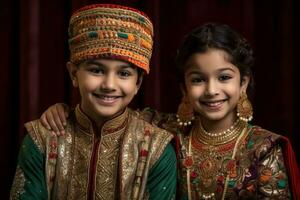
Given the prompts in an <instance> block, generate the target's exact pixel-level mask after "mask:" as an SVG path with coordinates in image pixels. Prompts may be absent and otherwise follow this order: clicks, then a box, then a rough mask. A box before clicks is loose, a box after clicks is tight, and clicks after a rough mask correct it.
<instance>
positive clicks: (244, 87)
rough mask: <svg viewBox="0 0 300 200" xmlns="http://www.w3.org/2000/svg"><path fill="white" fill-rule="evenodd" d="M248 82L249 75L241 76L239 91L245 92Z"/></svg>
mask: <svg viewBox="0 0 300 200" xmlns="http://www.w3.org/2000/svg"><path fill="white" fill-rule="evenodd" d="M249 82H250V76H247V75H246V76H243V77H242V83H241V84H242V86H241V87H242V89H241V92H247V88H248V85H249Z"/></svg>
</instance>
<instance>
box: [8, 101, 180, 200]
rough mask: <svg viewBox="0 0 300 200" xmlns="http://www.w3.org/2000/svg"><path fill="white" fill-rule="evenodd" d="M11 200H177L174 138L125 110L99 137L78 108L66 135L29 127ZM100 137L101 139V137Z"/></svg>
mask: <svg viewBox="0 0 300 200" xmlns="http://www.w3.org/2000/svg"><path fill="white" fill-rule="evenodd" d="M25 126H26V128H27V130H28V133H29V135H27V136H26V137H25V139H24V142H23V145H22V147H21V150H20V154H19V160H18V166H17V171H16V175H15V179H14V183H13V187H12V190H11V199H68V200H69V199H70V200H72V199H88V200H90V199H97V200H98V199H99V200H100V199H107V200H108V199H148V198H150V199H161V198H163V199H173V198H175V191H176V157H175V152H174V150H173V147H172V146H171V145H170V144H169V142H170V140H171V139H172V135H171V134H170V133H168V132H167V131H164V130H162V129H160V128H157V127H155V126H153V125H150V124H149V123H147V122H146V121H144V120H143V119H142V118H141V117H140V114H139V112H134V111H132V110H130V109H126V110H125V111H124V112H123V113H122V114H121V115H120V116H118V117H116V118H114V119H112V120H110V121H107V122H106V123H105V124H104V125H103V127H102V129H101V130H99V134H97V133H96V132H97V130H96V129H95V128H94V126H93V123H92V121H91V120H90V119H89V118H88V117H87V116H86V115H85V114H84V113H83V112H82V111H81V110H80V108H79V106H77V107H76V109H75V111H73V112H72V113H70V118H69V119H68V123H67V128H66V134H65V135H64V136H60V137H57V136H54V135H53V134H51V132H50V131H49V130H47V129H45V128H44V127H43V126H42V125H41V123H40V121H39V120H36V121H32V122H29V123H27V124H26V125H25ZM97 135H98V137H97Z"/></svg>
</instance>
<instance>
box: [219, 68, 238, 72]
mask: <svg viewBox="0 0 300 200" xmlns="http://www.w3.org/2000/svg"><path fill="white" fill-rule="evenodd" d="M226 70H230V71H232V72H235V71H234V69H232V67H224V68H221V69H218V71H220V72H222V71H226Z"/></svg>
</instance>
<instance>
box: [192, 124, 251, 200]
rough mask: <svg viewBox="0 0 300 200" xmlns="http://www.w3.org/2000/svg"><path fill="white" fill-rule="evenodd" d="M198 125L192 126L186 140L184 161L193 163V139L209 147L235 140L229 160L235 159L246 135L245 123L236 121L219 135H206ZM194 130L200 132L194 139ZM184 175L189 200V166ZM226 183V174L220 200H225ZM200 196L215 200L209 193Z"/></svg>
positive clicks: (213, 194) (227, 178)
mask: <svg viewBox="0 0 300 200" xmlns="http://www.w3.org/2000/svg"><path fill="white" fill-rule="evenodd" d="M199 124H200V128H198V127H197V126H194V127H193V129H192V131H191V135H190V136H189V138H188V152H187V155H186V159H191V160H192V163H193V151H192V140H195V139H196V140H198V141H201V142H202V143H204V144H207V145H211V146H217V145H222V144H225V143H228V142H231V141H232V142H233V140H234V139H236V141H235V142H234V148H233V152H232V154H231V159H234V158H235V155H236V151H237V148H238V146H239V144H240V141H241V139H242V138H244V136H245V135H246V134H247V123H245V122H243V121H241V120H237V121H236V122H235V123H234V124H233V126H231V127H230V128H229V129H228V130H226V131H224V132H222V133H221V134H211V133H208V132H207V131H205V130H204V128H203V126H202V124H201V123H199ZM196 130H198V131H199V130H200V133H199V134H198V135H197V136H196V137H195V135H194V134H193V133H194V132H195V131H196ZM225 134H226V135H225ZM227 135H228V136H227ZM232 142H231V143H232ZM186 175H187V177H186V178H187V190H188V199H189V200H191V199H192V194H191V192H192V191H191V180H190V176H191V166H190V167H187V170H186ZM228 181H229V175H228V174H227V175H226V179H225V183H224V190H223V193H222V200H223V199H225V195H226V190H227V188H228ZM199 194H200V193H199ZM200 196H201V198H202V199H215V196H216V195H215V193H214V192H211V193H209V194H208V193H202V194H201V195H200Z"/></svg>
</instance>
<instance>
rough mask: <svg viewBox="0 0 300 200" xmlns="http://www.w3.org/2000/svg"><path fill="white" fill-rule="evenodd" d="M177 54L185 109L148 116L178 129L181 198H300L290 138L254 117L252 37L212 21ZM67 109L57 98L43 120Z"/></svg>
mask: <svg viewBox="0 0 300 200" xmlns="http://www.w3.org/2000/svg"><path fill="white" fill-rule="evenodd" d="M176 61H177V67H178V72H179V77H180V79H179V80H180V82H181V83H182V87H181V89H182V92H183V99H182V102H181V104H180V105H179V108H178V112H177V115H174V114H161V113H158V112H156V111H153V110H150V109H146V110H145V111H144V117H145V119H147V120H149V121H151V122H152V123H155V124H158V125H159V126H161V127H162V128H165V129H167V130H170V131H173V132H175V133H177V134H176V138H177V143H176V147H177V149H178V152H179V153H178V158H179V160H178V162H179V184H180V187H179V189H180V192H179V194H178V196H179V198H180V199H265V198H266V199H290V198H292V197H293V198H294V199H298V198H299V189H300V187H299V183H298V181H299V180H300V176H299V170H298V167H297V163H296V161H295V157H294V153H293V151H292V149H291V146H290V143H289V141H288V140H287V139H286V138H284V137H282V136H279V135H277V134H275V133H272V132H270V131H267V130H265V129H262V128H261V127H259V126H252V125H250V124H249V123H248V122H249V121H250V120H251V119H252V114H253V113H252V106H251V103H250V101H249V100H248V98H247V93H248V92H249V90H250V89H251V86H252V72H251V66H252V64H253V55H252V50H251V48H250V46H249V44H248V42H247V41H246V40H245V39H244V38H243V37H242V36H240V35H239V34H238V33H236V32H235V31H234V30H232V29H231V28H230V27H229V26H227V25H218V24H206V25H203V26H201V27H199V28H196V29H195V30H193V31H192V32H191V33H189V34H188V35H187V36H186V38H185V40H184V42H183V44H182V46H181V47H180V48H179V53H178V56H177V59H176ZM55 113H60V114H55ZM53 116H54V117H53ZM59 116H61V119H64V109H63V106H61V105H60V104H56V105H55V106H53V107H52V108H49V109H48V111H47V112H46V113H44V114H43V115H42V120H43V121H44V124H45V126H49V125H51V126H52V127H53V128H56V127H57V126H56V124H55V123H54V122H55V121H60V120H59V119H60V118H59ZM47 120H48V121H47ZM48 122H49V123H48ZM57 125H59V126H60V127H62V125H61V122H58V123H57ZM56 129H57V128H56ZM289 174H293V176H289Z"/></svg>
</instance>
